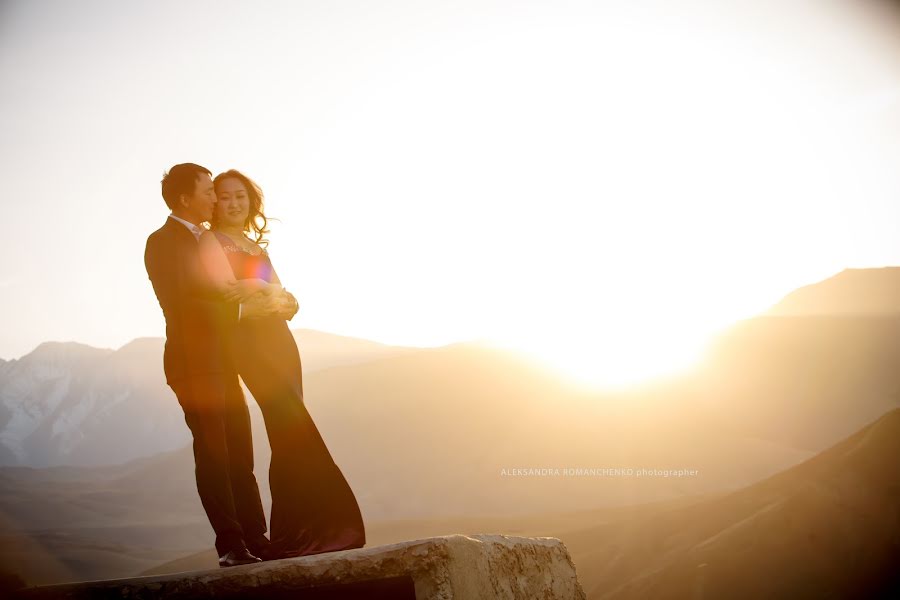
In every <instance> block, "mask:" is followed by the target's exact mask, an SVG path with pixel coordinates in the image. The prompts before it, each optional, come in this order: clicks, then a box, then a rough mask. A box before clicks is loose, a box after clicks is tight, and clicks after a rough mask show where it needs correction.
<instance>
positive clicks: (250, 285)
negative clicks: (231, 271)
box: [225, 279, 271, 302]
mask: <svg viewBox="0 0 900 600" xmlns="http://www.w3.org/2000/svg"><path fill="white" fill-rule="evenodd" d="M225 285H226V291H225V299H226V300H228V301H229V302H243V301H244V300H247V299H248V298H249V297H250V296H252V295H254V294H256V293H257V292H262V293H263V294H266V295H268V294H269V293H271V289H270V288H269V284H268V282H266V280H264V279H237V280H231V281H229V282H228V283H227V284H225Z"/></svg>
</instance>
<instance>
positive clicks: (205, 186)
mask: <svg viewBox="0 0 900 600" xmlns="http://www.w3.org/2000/svg"><path fill="white" fill-rule="evenodd" d="M183 199H184V200H183V202H182V206H184V207H185V210H186V211H187V212H188V213H190V215H191V216H192V217H194V220H196V222H197V223H202V222H203V221H209V220H210V219H212V216H213V210H215V208H216V190H215V188H214V187H213V182H212V178H211V177H210V176H209V175H207V174H206V173H201V174H200V175H198V176H197V181H196V183H195V184H194V193H193V194H191V195H190V196H183Z"/></svg>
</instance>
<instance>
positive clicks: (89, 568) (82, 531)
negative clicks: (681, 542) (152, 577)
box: [0, 269, 900, 597]
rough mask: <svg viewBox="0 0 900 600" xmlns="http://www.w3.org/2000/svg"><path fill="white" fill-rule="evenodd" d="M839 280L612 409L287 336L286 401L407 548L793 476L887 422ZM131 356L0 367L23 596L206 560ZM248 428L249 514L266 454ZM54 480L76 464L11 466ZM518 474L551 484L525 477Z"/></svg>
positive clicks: (604, 396)
mask: <svg viewBox="0 0 900 600" xmlns="http://www.w3.org/2000/svg"><path fill="white" fill-rule="evenodd" d="M896 272H897V269H887V270H885V269H874V270H871V271H870V272H867V273H866V274H865V276H864V277H863V279H867V280H868V279H869V278H878V277H888V278H893V277H894V276H895V275H896ZM844 273H847V272H846V271H845V272H844ZM844 273H842V274H840V275H838V276H836V277H835V278H832V279H839V281H838V283H839V284H840V285H837V284H835V282H834V281H833V280H826V281H825V282H822V283H821V284H817V286H818V287H817V286H812V287H811V288H809V289H806V291H804V294H803V298H802V303H801V302H800V301H799V300H796V296H793V295H789V296H788V297H787V298H786V299H785V301H784V303H788V304H790V306H791V307H792V308H791V310H799V309H798V307H801V305H802V306H805V307H806V308H807V309H808V312H806V313H802V314H779V311H783V309H782V308H779V307H778V306H776V307H774V308H773V309H772V311H769V313H767V314H765V315H762V316H760V317H757V318H753V319H748V320H745V321H742V322H740V323H737V324H736V325H735V326H734V327H733V328H732V329H731V330H729V331H728V332H726V333H725V334H723V335H722V336H721V337H720V338H719V339H718V340H716V341H715V343H714V344H713V345H712V346H711V350H710V353H709V355H708V356H707V358H706V360H705V361H704V362H703V363H702V364H701V365H699V366H698V367H697V368H695V369H693V370H691V371H689V372H686V373H684V374H682V375H681V376H678V377H674V378H671V379H669V380H667V381H664V382H659V383H656V384H653V385H646V386H640V387H637V388H634V389H632V390H629V391H624V392H619V393H615V394H611V393H595V392H589V391H586V390H585V389H583V388H580V387H577V386H575V385H573V384H571V383H570V382H568V381H566V380H564V379H562V378H561V377H560V376H559V375H557V374H555V373H554V372H551V371H549V370H547V369H545V368H544V367H543V366H541V365H539V364H537V363H535V362H533V361H530V360H527V359H524V358H522V357H521V356H518V355H516V354H514V353H509V352H502V351H498V350H494V349H489V348H486V347H482V346H480V345H478V344H472V343H461V344H453V345H450V346H445V347H442V348H431V349H409V348H393V347H386V346H382V345H378V344H373V343H371V342H366V341H364V340H353V339H352V338H350V339H348V338H337V337H332V336H329V335H328V334H321V333H318V332H310V331H307V330H302V331H299V332H296V335H297V337H298V340H299V345H300V348H301V355H302V357H303V361H304V386H305V392H306V402H307V406H308V407H309V410H310V412H311V414H312V415H313V417H314V419H315V420H316V423H317V425H318V427H319V430H320V431H321V432H322V434H323V437H324V439H325V440H326V443H327V444H328V446H329V448H330V449H331V452H332V455H333V456H334V458H335V461H336V462H337V463H338V465H340V466H341V468H342V470H343V471H344V474H345V476H346V477H347V480H348V481H349V482H350V484H351V486H352V487H353V489H354V491H355V492H356V494H357V498H358V499H359V501H360V504H361V507H362V509H363V516H364V518H365V519H366V521H367V523H370V524H373V526H374V527H375V531H381V532H382V533H385V535H388V533H387V531H388V530H387V529H385V528H391V531H400V530H403V531H410V529H405V527H406V526H405V525H402V524H400V523H401V521H402V522H403V523H409V522H410V521H409V520H410V519H418V520H419V521H418V522H419V523H432V524H433V523H435V522H438V521H437V520H438V519H441V521H440V522H443V523H449V522H453V521H452V519H455V518H459V519H480V520H479V521H478V522H481V523H485V522H498V523H499V522H503V523H507V524H508V523H509V521H508V520H507V521H503V519H514V520H518V522H521V519H526V517H527V515H535V514H539V513H542V514H545V515H547V516H548V518H549V517H552V516H553V515H562V514H563V513H565V512H567V511H601V512H603V513H604V514H606V515H610V514H614V513H615V511H616V510H618V509H613V508H610V507H614V506H623V507H624V506H628V505H638V504H647V503H657V506H659V504H658V503H660V502H665V503H669V504H667V506H672V505H673V504H672V503H680V502H682V501H683V500H684V499H686V498H696V497H698V496H701V497H704V498H706V497H715V496H716V495H720V494H723V493H728V492H733V491H736V490H740V489H742V488H744V487H746V486H749V485H751V484H754V483H755V482H758V481H760V480H763V479H765V478H766V477H769V476H771V475H773V474H774V473H777V472H779V471H783V470H785V469H788V468H790V467H792V466H794V465H798V464H800V463H802V462H803V461H804V460H806V459H808V458H810V457H811V456H813V455H814V454H816V453H818V452H821V451H822V450H824V449H826V448H828V447H830V446H831V445H833V444H834V443H835V442H837V441H838V440H841V439H843V438H845V437H847V436H849V435H851V434H853V433H854V432H856V431H858V430H859V429H860V428H862V427H864V426H866V425H867V424H869V423H871V422H873V421H874V420H876V419H878V418H879V417H881V416H882V415H884V414H886V413H889V412H890V411H892V410H894V409H896V408H897V407H898V406H900V397H898V394H897V392H898V390H900V370H898V369H896V367H895V365H896V364H898V361H900V313H892V312H890V311H881V310H879V311H869V312H867V310H868V309H867V308H866V307H869V306H871V303H870V301H869V300H868V299H867V296H866V294H867V293H868V292H866V293H862V292H860V304H859V309H858V310H857V309H852V306H851V303H850V301H849V300H846V298H852V297H854V296H853V293H851V292H852V290H850V291H848V290H847V289H845V288H846V287H847V286H850V287H852V285H851V284H853V282H858V281H860V279H859V278H857V277H851V278H849V279H848V278H847V277H845V276H844ZM874 285H875V284H872V285H869V284H866V285H865V286H863V287H862V288H861V289H863V290H871V289H873V287H872V286H874ZM816 290H818V293H814V292H816ZM835 290H840V292H837V291H835ZM835 293H839V294H840V295H841V297H842V298H845V301H843V302H844V303H843V304H842V306H843V307H845V308H847V307H849V308H848V310H844V311H843V312H841V313H840V314H836V315H834V314H827V313H825V312H823V311H822V310H821V307H823V306H832V305H834V302H833V301H832V300H831V299H829V296H830V295H831V294H835ZM791 298H794V299H791ZM788 299H791V300H790V302H788ZM885 303H886V302H885ZM781 304H783V303H780V304H779V306H780V305H781ZM317 344H318V345H317ZM133 345H135V347H133V348H132V347H130V346H132V344H129V345H128V346H126V347H124V348H122V349H120V350H118V351H115V352H113V351H109V350H96V349H92V348H88V347H84V346H79V345H60V344H46V345H42V346H41V347H39V348H38V349H37V350H36V351H35V352H33V353H32V354H30V355H28V356H26V357H23V358H22V359H20V360H18V361H7V362H5V363H2V364H0V400H2V402H0V407H2V408H0V443H2V444H3V445H4V446H5V447H6V449H7V450H6V458H5V459H4V460H5V461H6V464H8V465H10V466H7V467H3V468H0V482H2V488H0V519H3V520H4V521H5V523H2V524H0V525H2V526H0V532H5V533H3V534H2V535H0V559H2V562H3V564H8V565H11V566H12V567H14V568H15V570H16V571H17V572H19V573H21V574H23V575H25V576H26V578H27V579H29V581H33V582H37V581H60V580H64V579H67V578H95V577H109V576H124V575H130V574H134V573H136V572H139V571H142V570H144V569H148V568H150V567H152V566H153V565H158V564H160V563H162V562H164V561H167V560H171V559H174V558H177V557H178V556H184V555H186V554H189V553H191V552H196V551H198V550H201V549H203V548H206V547H210V546H211V539H212V535H211V530H210V528H209V525H208V523H207V522H206V520H205V515H204V514H203V511H202V508H201V507H200V503H199V500H198V499H197V496H196V489H195V485H194V481H193V463H192V456H191V453H190V448H189V447H188V446H187V444H188V442H189V434H188V432H187V428H186V426H185V425H184V423H183V416H182V414H181V411H180V408H179V407H178V406H177V402H176V401H175V399H174V396H173V395H172V393H171V391H170V390H169V389H168V388H167V387H166V386H165V383H164V381H163V380H162V368H161V353H162V342H161V340H136V341H135V342H133ZM317 348H318V349H319V350H317ZM325 349H328V352H326V351H325ZM317 353H318V357H317ZM254 405H255V403H254V402H253V401H252V400H250V406H251V408H253V407H254ZM254 415H255V416H254V442H255V447H256V452H257V462H256V464H257V476H258V479H259V481H260V486H261V489H262V492H263V496H264V504H265V505H266V506H267V505H268V497H267V490H268V482H267V477H266V471H267V468H266V467H267V465H268V446H267V444H266V435H265V428H264V426H263V424H262V421H261V419H260V418H259V415H258V412H254ZM116 429H117V430H118V431H110V430H116ZM179 435H180V436H182V437H181V438H180V441H179V438H178V437H177V436H179ZM129 459H134V460H130V461H129ZM124 461H129V462H124ZM110 463H122V464H116V465H111V464H110ZM61 464H69V465H91V467H90V468H79V467H74V466H54V467H52V468H40V469H34V468H26V467H24V466H11V465H29V466H45V465H61ZM535 468H547V469H552V468H556V469H561V470H562V471H561V474H558V475H557V474H554V473H553V472H552V471H550V472H549V474H548V475H540V474H528V473H529V471H528V469H535ZM568 468H594V469H595V473H596V472H598V471H597V469H609V468H619V469H628V468H632V469H639V468H648V469H660V470H663V469H687V470H693V471H696V474H694V475H690V476H663V475H655V476H647V477H635V476H633V475H632V476H629V475H627V473H624V472H622V473H619V474H611V475H610V474H607V475H580V476H571V475H565V474H564V473H565V472H566V469H568ZM609 511H612V512H609ZM582 514H584V513H582ZM598 514H599V513H598ZM615 514H618V513H615ZM604 518H605V517H604ZM388 522H390V523H393V525H387V523H388ZM553 522H554V523H563V522H565V523H570V522H571V520H567V518H565V517H560V518H558V519H557V518H556V517H553ZM586 522H587V521H586ZM563 539H564V541H565V538H563ZM370 541H371V540H370ZM577 562H578V559H576V564H577ZM637 576H638V574H637V573H636V574H635V577H637ZM642 585H643V584H642ZM607 589H608V588H607ZM635 589H637V588H635ZM710 597H712V596H710Z"/></svg>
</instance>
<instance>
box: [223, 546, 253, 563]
mask: <svg viewBox="0 0 900 600" xmlns="http://www.w3.org/2000/svg"><path fill="white" fill-rule="evenodd" d="M258 562H262V559H261V558H259V557H258V556H253V555H252V554H250V551H249V550H247V549H246V548H241V549H240V550H231V551H230V552H228V554H226V555H225V556H223V557H221V558H220V559H219V566H220V567H236V566H238V565H252V564H254V563H258Z"/></svg>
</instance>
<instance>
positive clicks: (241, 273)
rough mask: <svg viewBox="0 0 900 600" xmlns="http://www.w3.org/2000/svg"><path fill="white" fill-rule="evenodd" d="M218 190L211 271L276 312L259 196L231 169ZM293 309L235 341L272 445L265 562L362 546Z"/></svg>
mask: <svg viewBox="0 0 900 600" xmlns="http://www.w3.org/2000/svg"><path fill="white" fill-rule="evenodd" d="M214 183H215V187H216V196H217V198H218V202H217V206H216V210H215V216H214V217H213V221H212V222H211V225H212V231H210V232H206V233H204V234H203V235H201V239H200V248H201V256H202V257H203V260H204V264H205V265H206V267H207V270H208V271H209V273H210V275H211V276H212V278H213V280H214V281H215V282H216V283H217V284H218V285H219V286H220V287H222V289H226V290H228V293H227V296H228V297H230V298H231V299H234V300H241V301H243V300H245V299H248V300H249V301H250V302H253V301H263V302H270V305H272V306H274V305H277V303H278V301H281V299H282V298H283V297H284V296H285V295H286V294H285V292H284V289H283V288H282V287H281V282H280V281H279V279H278V276H277V275H276V273H275V270H274V268H273V267H272V262H271V261H270V260H269V255H268V252H266V250H265V248H264V247H263V246H264V245H266V244H267V242H266V241H265V240H264V239H263V234H264V233H266V229H265V225H266V221H265V216H264V214H263V212H262V200H263V196H262V191H261V190H260V189H259V187H258V186H257V185H256V184H255V183H254V182H253V181H252V180H250V179H249V178H248V177H246V176H245V175H243V174H242V173H240V172H238V171H234V170H231V171H227V172H225V173H222V174H220V175H218V176H217V177H216V178H215V180H214ZM248 234H253V235H254V237H255V238H256V239H255V240H251V239H250V237H248ZM265 296H269V297H270V298H265ZM286 296H287V297H289V299H290V300H291V301H293V296H290V295H289V294H287V295H286ZM293 302H294V305H293V307H289V308H288V309H287V312H280V313H279V314H275V315H273V316H264V317H255V318H242V319H241V320H240V321H239V323H238V327H237V330H236V332H235V336H234V344H233V345H234V355H235V360H236V364H237V368H238V372H239V373H240V375H241V378H242V379H243V380H244V383H245V384H246V385H247V388H248V389H249V390H250V393H251V394H253V397H254V398H255V399H256V401H257V402H258V403H259V406H260V408H261V409H262V414H263V417H264V419H265V423H266V431H267V433H268V437H269V444H270V446H271V448H272V462H271V464H270V465H269V486H270V488H271V492H272V512H271V525H270V527H269V535H270V538H271V545H270V547H269V548H268V549H267V550H265V551H264V552H263V553H264V556H263V558H266V559H273V558H284V557H289V556H304V555H308V554H319V553H322V552H332V551H336V550H346V549H349V548H361V547H362V546H364V545H365V528H364V526H363V520H362V515H361V513H360V510H359V505H358V504H357V501H356V497H355V496H354V494H353V491H352V490H351V488H350V486H349V485H348V483H347V480H346V479H345V478H344V476H343V474H342V473H341V470H340V468H339V467H338V466H337V465H336V464H335V462H334V460H333V458H332V456H331V453H330V452H329V451H328V447H327V446H326V445H325V442H324V440H323V439H322V436H321V434H320V433H319V431H318V429H317V428H316V425H315V423H314V422H313V420H312V417H311V416H310V414H309V412H308V411H307V409H306V406H305V405H304V402H303V375H302V367H301V364H300V353H299V351H298V349H297V344H296V342H295V341H294V336H293V335H292V334H291V332H290V329H289V328H288V325H287V322H286V320H285V318H286V317H287V318H289V317H290V316H292V315H293V313H294V312H295V311H296V304H295V301H293ZM291 308H292V309H293V310H291Z"/></svg>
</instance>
